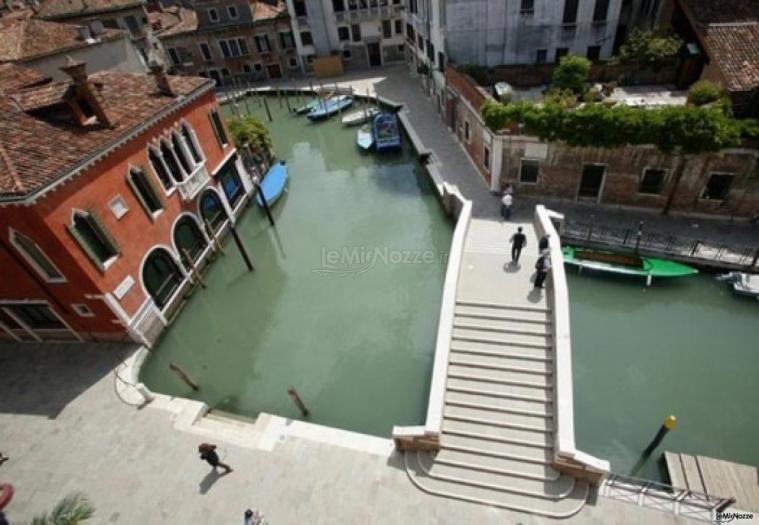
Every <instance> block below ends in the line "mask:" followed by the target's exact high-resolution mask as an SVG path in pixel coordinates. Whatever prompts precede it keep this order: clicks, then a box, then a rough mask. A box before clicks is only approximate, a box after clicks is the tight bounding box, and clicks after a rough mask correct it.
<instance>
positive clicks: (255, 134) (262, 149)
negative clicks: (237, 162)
mask: <svg viewBox="0 0 759 525" xmlns="http://www.w3.org/2000/svg"><path fill="white" fill-rule="evenodd" d="M227 123H228V124H229V130H230V131H231V132H232V135H234V138H235V142H236V143H237V145H238V146H240V147H242V146H244V145H245V144H250V147H251V148H252V149H253V153H254V154H256V155H259V156H261V157H263V158H265V159H268V158H269V157H270V155H271V148H272V144H273V143H272V140H271V133H270V132H269V129H268V128H267V127H266V126H265V125H264V123H263V122H262V121H261V119H259V118H257V117H253V116H244V117H233V118H230V119H229V120H228V122H227Z"/></svg>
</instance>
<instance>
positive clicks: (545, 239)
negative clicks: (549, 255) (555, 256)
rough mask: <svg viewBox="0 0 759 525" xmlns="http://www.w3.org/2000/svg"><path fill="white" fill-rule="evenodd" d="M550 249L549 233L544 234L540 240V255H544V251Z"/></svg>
mask: <svg viewBox="0 0 759 525" xmlns="http://www.w3.org/2000/svg"><path fill="white" fill-rule="evenodd" d="M547 249H548V235H543V236H542V237H541V238H540V241H538V253H539V254H540V255H543V252H545V251H546V250H547Z"/></svg>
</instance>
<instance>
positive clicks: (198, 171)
mask: <svg viewBox="0 0 759 525" xmlns="http://www.w3.org/2000/svg"><path fill="white" fill-rule="evenodd" d="M208 180H209V177H208V170H207V169H206V165H205V163H203V162H201V163H200V164H198V165H197V166H195V169H193V170H192V173H190V175H189V176H188V177H187V178H186V179H185V180H183V181H182V182H180V183H178V184H177V186H178V187H179V193H181V194H182V198H183V199H185V200H190V199H193V198H195V196H196V195H197V194H198V193H199V192H200V190H202V189H203V187H205V185H206V184H207V183H208Z"/></svg>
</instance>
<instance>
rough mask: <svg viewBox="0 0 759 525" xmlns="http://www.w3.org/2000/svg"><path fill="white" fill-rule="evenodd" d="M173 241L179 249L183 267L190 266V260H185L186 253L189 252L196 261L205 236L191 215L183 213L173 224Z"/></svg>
mask: <svg viewBox="0 0 759 525" xmlns="http://www.w3.org/2000/svg"><path fill="white" fill-rule="evenodd" d="M174 243H175V244H176V246H177V250H179V256H180V257H179V258H180V259H182V261H183V263H184V265H185V267H186V268H187V269H189V268H190V261H187V260H186V259H185V258H186V254H188V253H189V254H190V257H191V258H192V260H193V261H197V260H198V257H200V254H201V253H203V248H205V247H206V238H205V237H203V232H201V231H200V228H199V227H198V223H197V222H195V221H194V220H193V219H192V218H191V217H189V216H187V215H185V216H184V217H182V218H181V219H179V220H178V221H177V224H176V225H175V226H174Z"/></svg>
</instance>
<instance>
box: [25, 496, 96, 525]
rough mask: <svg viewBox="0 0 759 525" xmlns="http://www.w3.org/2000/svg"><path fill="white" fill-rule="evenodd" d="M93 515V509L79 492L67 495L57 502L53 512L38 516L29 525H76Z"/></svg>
mask: <svg viewBox="0 0 759 525" xmlns="http://www.w3.org/2000/svg"><path fill="white" fill-rule="evenodd" d="M93 514H95V507H93V506H92V503H90V501H89V500H88V499H87V496H85V495H84V494H82V493H81V492H75V493H73V494H69V495H68V496H66V497H65V498H63V499H62V500H61V501H59V502H58V503H57V504H56V506H55V507H53V510H51V511H50V512H49V513H46V514H40V515H39V516H36V517H35V518H34V519H33V520H32V524H31V525H78V524H79V523H83V522H85V521H87V520H88V519H90V518H91V517H92V515H93Z"/></svg>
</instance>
